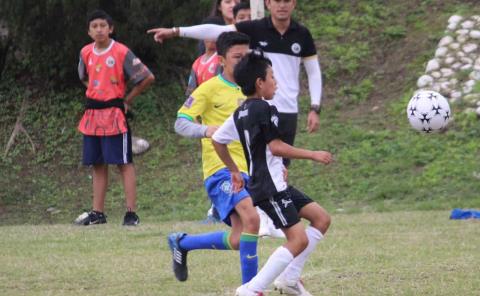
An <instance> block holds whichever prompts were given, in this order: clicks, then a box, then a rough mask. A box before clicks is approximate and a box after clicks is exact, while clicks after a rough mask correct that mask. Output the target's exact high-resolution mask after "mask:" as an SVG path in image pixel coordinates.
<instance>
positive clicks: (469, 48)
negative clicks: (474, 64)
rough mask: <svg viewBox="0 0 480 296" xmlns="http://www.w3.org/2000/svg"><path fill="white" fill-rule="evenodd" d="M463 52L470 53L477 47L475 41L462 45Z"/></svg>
mask: <svg viewBox="0 0 480 296" xmlns="http://www.w3.org/2000/svg"><path fill="white" fill-rule="evenodd" d="M462 49H463V51H464V52H465V53H471V52H474V51H475V50H477V49H478V45H477V44H475V43H469V44H466V45H465V46H463V47H462Z"/></svg>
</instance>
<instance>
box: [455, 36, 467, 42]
mask: <svg viewBox="0 0 480 296" xmlns="http://www.w3.org/2000/svg"><path fill="white" fill-rule="evenodd" d="M467 41H468V35H460V36H458V37H457V42H458V43H465V42H467Z"/></svg>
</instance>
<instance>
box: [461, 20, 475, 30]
mask: <svg viewBox="0 0 480 296" xmlns="http://www.w3.org/2000/svg"><path fill="white" fill-rule="evenodd" d="M461 26H462V28H464V29H472V28H473V27H475V22H473V21H465V22H463V23H462V25H461Z"/></svg>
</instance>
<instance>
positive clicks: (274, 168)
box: [213, 99, 287, 204]
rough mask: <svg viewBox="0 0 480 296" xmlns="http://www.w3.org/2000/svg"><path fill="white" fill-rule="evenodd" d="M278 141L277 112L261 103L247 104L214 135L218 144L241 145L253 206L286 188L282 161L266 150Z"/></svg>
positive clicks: (250, 101)
mask: <svg viewBox="0 0 480 296" xmlns="http://www.w3.org/2000/svg"><path fill="white" fill-rule="evenodd" d="M279 138H280V137H279V132H278V111H277V108H276V107H275V106H271V105H269V104H268V103H267V102H266V101H264V100H262V99H248V100H246V101H245V103H243V104H242V105H241V106H240V107H239V108H238V109H237V110H236V111H235V112H234V113H233V114H232V115H231V116H230V117H229V118H228V119H227V120H226V121H225V122H224V123H223V125H222V126H221V127H220V128H219V129H218V130H217V131H216V132H215V134H214V135H213V140H215V141H216V142H218V143H221V144H229V143H230V142H232V141H234V140H240V142H241V143H242V146H243V150H244V152H245V157H246V158H247V164H248V170H249V175H250V180H249V182H248V184H247V190H248V192H249V193H250V195H251V197H252V199H253V202H254V204H257V203H258V202H259V201H261V200H264V199H268V198H269V197H271V196H273V195H274V194H276V193H278V192H281V191H284V190H285V189H286V188H287V183H286V182H285V180H284V177H283V162H282V158H281V157H278V156H274V155H273V154H272V152H271V151H270V148H269V147H268V143H270V142H271V141H272V140H275V139H279Z"/></svg>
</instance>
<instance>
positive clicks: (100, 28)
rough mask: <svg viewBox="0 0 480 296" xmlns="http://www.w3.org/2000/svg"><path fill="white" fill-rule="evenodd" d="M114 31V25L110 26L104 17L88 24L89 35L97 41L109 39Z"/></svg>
mask: <svg viewBox="0 0 480 296" xmlns="http://www.w3.org/2000/svg"><path fill="white" fill-rule="evenodd" d="M112 33H113V26H112V27H110V25H109V24H108V22H107V20H104V19H94V20H92V21H91V22H90V24H89V26H88V35H89V36H90V37H91V38H92V39H93V40H94V41H95V42H97V43H102V42H106V41H108V40H109V39H110V34H112Z"/></svg>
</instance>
